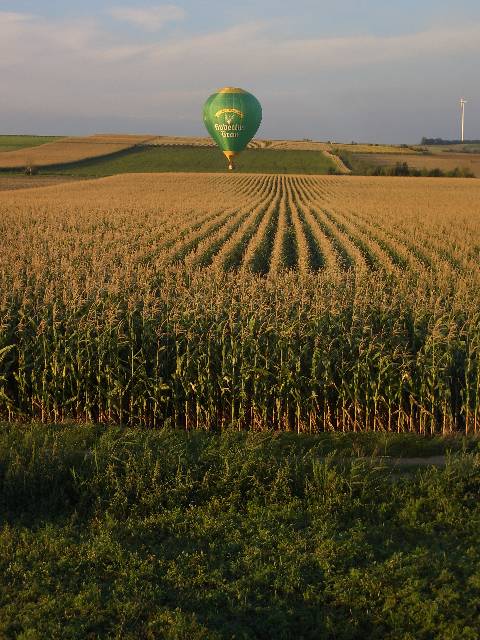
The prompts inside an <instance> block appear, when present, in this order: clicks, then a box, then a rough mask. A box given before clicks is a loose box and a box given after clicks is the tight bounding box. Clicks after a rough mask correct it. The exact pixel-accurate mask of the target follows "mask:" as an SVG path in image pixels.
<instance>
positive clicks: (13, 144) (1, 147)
mask: <svg viewBox="0 0 480 640" xmlns="http://www.w3.org/2000/svg"><path fill="white" fill-rule="evenodd" d="M58 139H59V136H22V135H0V152H2V151H17V150H18V149H24V148H26V147H28V148H31V147H37V146H39V145H41V144H46V143H47V142H53V141H54V140H58Z"/></svg>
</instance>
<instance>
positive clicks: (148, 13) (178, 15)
mask: <svg viewBox="0 0 480 640" xmlns="http://www.w3.org/2000/svg"><path fill="white" fill-rule="evenodd" d="M108 13H109V15H110V16H111V17H112V18H114V19H115V20H121V21H123V22H129V23H130V24H133V25H135V26H136V27H141V28H142V29H145V30H146V31H159V30H160V29H162V28H163V27H164V26H165V25H166V24H168V23H169V22H177V21H179V20H183V19H184V18H185V16H186V12H185V10H184V9H183V8H182V7H179V6H177V5H174V4H162V5H158V6H155V7H144V8H141V7H113V8H112V9H110V10H109V12H108Z"/></svg>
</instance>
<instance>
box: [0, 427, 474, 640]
mask: <svg viewBox="0 0 480 640" xmlns="http://www.w3.org/2000/svg"><path fill="white" fill-rule="evenodd" d="M294 438H295V439H294ZM294 438H292V437H291V436H289V435H288V434H286V435H283V436H280V437H276V436H272V435H259V434H257V435H253V434H251V435H248V436H246V435H244V434H239V433H236V434H235V433H225V434H223V435H222V436H212V435H209V434H205V433H201V432H196V433H192V434H186V433H180V432H169V431H160V432H145V431H143V432H142V431H139V430H135V431H133V430H132V431H124V430H119V429H114V428H101V427H93V426H92V427H88V426H85V427H74V426H73V425H71V426H66V427H56V428H52V427H45V426H41V425H33V426H31V427H22V426H13V425H2V426H1V428H0V468H1V469H2V473H1V475H0V488H1V490H0V522H1V523H2V524H1V525H0V548H1V549H2V551H1V553H0V570H1V572H2V576H3V579H2V581H1V583H0V636H1V637H2V638H5V639H12V640H13V639H14V638H15V639H19V638H21V639H27V638H28V639H29V640H33V639H37V638H38V639H40V638H42V639H43V638H49V639H52V640H55V639H62V640H68V639H76V638H87V637H88V638H123V639H129V638H131V639H132V640H133V639H134V638H135V639H136V638H151V639H153V638H167V639H168V638H171V639H174V638H175V639H178V638H185V639H187V638H188V639H189V640H197V639H207V638H208V639H209V640H210V639H215V638H217V639H220V638H225V639H227V638H228V639H231V638H237V639H242V638H243V639H245V640H246V639H251V638H265V639H267V638H272V637H275V638H278V639H279V640H281V639H282V638H283V639H288V638H304V639H310V638H311V639H312V640H313V639H317V638H320V637H321V638H325V640H328V639H329V638H332V639H333V638H335V640H354V639H359V640H360V639H361V640H363V639H364V638H369V639H370V640H397V639H403V640H406V639H412V640H413V639H415V640H430V639H431V638H442V639H445V640H476V638H477V637H478V628H479V626H480V611H479V608H478V602H479V598H480V552H479V547H478V544H477V541H478V539H479V536H480V507H479V505H480V501H479V499H478V498H479V492H480V467H479V456H478V446H477V444H476V443H474V442H470V443H468V442H467V443H466V444H467V445H468V449H471V451H472V452H471V453H466V452H464V453H459V454H456V455H453V456H451V457H449V458H448V461H447V465H446V467H445V468H435V467H425V468H422V469H419V470H416V469H415V468H409V469H408V470H407V471H402V470H401V469H399V468H398V467H390V466H389V465H387V464H385V462H382V461H380V460H378V459H375V458H374V459H369V458H364V455H365V454H366V453H368V452H372V451H375V450H378V449H380V450H382V449H384V448H386V449H387V450H390V449H391V450H394V451H400V452H401V451H402V449H403V447H404V446H407V448H408V449H409V450H415V449H416V448H417V446H420V448H421V449H423V447H424V445H423V443H421V444H420V445H419V444H418V442H416V441H415V440H412V439H409V440H405V438H396V439H390V440H389V439H388V438H386V437H384V436H377V437H375V438H374V437H372V436H369V437H363V438H362V437H358V436H357V437H353V436H350V437H347V438H342V437H340V436H336V437H335V436H324V437H306V438H305V437H295V436H294ZM427 442H430V441H427ZM430 446H431V447H433V448H434V449H438V448H441V449H448V448H450V447H453V448H454V449H459V448H460V449H461V448H462V445H461V444H460V443H458V442H456V441H453V443H452V442H450V441H446V442H444V441H441V440H438V441H431V445H430ZM335 450H337V455H336V456H335V455H334V454H333V453H332V452H333V451H335ZM347 456H352V457H351V458H348V457H347Z"/></svg>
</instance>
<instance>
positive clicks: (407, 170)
mask: <svg viewBox="0 0 480 640" xmlns="http://www.w3.org/2000/svg"><path fill="white" fill-rule="evenodd" d="M365 175H367V176H411V177H415V178H474V177H475V175H474V174H473V173H472V172H471V171H470V169H467V168H464V167H455V169H451V170H450V171H443V170H442V169H438V168H435V169H417V168H416V167H410V166H409V165H408V163H407V162H397V163H396V164H395V165H394V166H388V165H387V166H385V165H381V166H380V165H379V166H376V167H368V168H367V169H366V170H365Z"/></svg>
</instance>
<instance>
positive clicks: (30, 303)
mask: <svg viewBox="0 0 480 640" xmlns="http://www.w3.org/2000/svg"><path fill="white" fill-rule="evenodd" d="M479 202H480V183H478V182H477V181H472V180H462V179H457V180H448V179H432V180H429V179H410V178H363V177H351V176H342V177H337V176H318V177H316V176H315V177H313V176H281V175H273V176H272V175H268V176H267V175H251V174H248V175H241V174H238V175H219V174H162V175H147V174H143V175H142V174H139V175H131V176H116V177H112V178H105V179H101V180H96V181H85V182H83V181H82V182H75V183H70V184H64V185H54V186H49V187H44V188H38V189H28V190H18V191H10V192H3V193H0V249H1V254H0V256H1V257H0V415H1V416H2V417H3V418H5V419H8V420H20V419H21V420H25V419H35V420H41V421H44V422H57V421H58V422H59V421H65V420H74V421H94V422H102V423H115V424H121V425H140V426H145V427H161V426H163V425H171V426H176V427H181V428H184V429H222V428H227V427H230V428H232V427H233V428H237V429H253V430H263V429H278V430H295V431H297V432H305V433H313V432H319V431H326V430H344V431H347V430H348V431H351V430H353V431H364V430H374V431H379V430H388V431H396V432H418V433H423V434H433V433H450V432H452V431H461V432H464V433H474V432H479V431H480V306H479V301H480V295H479V294H480V279H479V268H478V260H479V257H480V208H479V206H478V203H479Z"/></svg>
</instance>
